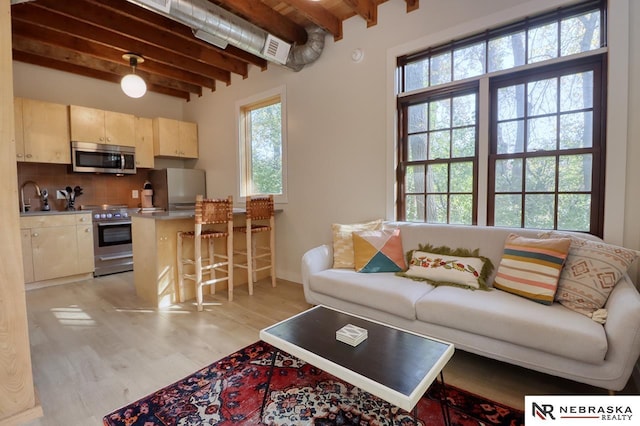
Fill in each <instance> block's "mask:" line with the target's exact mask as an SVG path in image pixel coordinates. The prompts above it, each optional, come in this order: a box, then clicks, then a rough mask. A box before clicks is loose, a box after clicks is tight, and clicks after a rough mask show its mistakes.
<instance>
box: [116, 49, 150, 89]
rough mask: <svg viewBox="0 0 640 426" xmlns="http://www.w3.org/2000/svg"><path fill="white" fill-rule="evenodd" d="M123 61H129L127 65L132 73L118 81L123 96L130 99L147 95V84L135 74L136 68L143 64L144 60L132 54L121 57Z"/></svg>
mask: <svg viewBox="0 0 640 426" xmlns="http://www.w3.org/2000/svg"><path fill="white" fill-rule="evenodd" d="M122 57H123V58H124V59H127V60H129V65H131V68H132V72H131V74H127V75H125V76H124V77H122V80H120V87H121V88H122V91H123V92H124V94H125V95H127V96H129V97H130V98H141V97H142V96H144V94H145V93H147V83H145V81H144V80H143V79H142V77H140V76H139V75H137V74H136V66H137V65H138V63H142V62H144V59H142V57H141V56H140V55H136V54H133V53H127V54H125V55H122Z"/></svg>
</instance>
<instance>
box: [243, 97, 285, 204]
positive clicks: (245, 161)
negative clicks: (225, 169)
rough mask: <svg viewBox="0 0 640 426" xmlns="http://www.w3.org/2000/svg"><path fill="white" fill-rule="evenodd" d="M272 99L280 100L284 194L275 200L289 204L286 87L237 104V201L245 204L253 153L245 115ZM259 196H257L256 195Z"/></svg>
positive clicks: (276, 195)
mask: <svg viewBox="0 0 640 426" xmlns="http://www.w3.org/2000/svg"><path fill="white" fill-rule="evenodd" d="M272 98H279V99H280V111H281V112H280V114H281V116H280V120H281V126H282V128H281V135H282V194H274V196H273V198H274V201H275V202H276V203H279V204H282V203H287V202H288V184H287V169H288V167H287V152H288V149H287V96H286V87H285V86H284V85H283V86H279V87H276V88H274V89H271V90H267V91H265V92H262V93H259V94H257V95H254V96H251V97H248V98H245V99H241V100H239V101H237V102H236V107H235V109H236V134H237V136H238V138H237V140H238V149H237V154H238V156H237V159H238V180H237V182H238V183H237V185H238V186H237V194H236V199H237V200H240V201H241V202H244V201H245V200H246V197H247V184H248V171H249V167H248V166H247V164H248V161H249V158H247V155H249V153H250V152H251V150H250V149H249V147H248V145H247V144H248V143H249V140H248V138H247V137H246V134H245V126H244V113H243V111H244V110H245V109H246V108H247V107H251V106H252V105H256V104H260V103H261V102H264V101H267V100H269V99H272ZM256 195H257V194H256Z"/></svg>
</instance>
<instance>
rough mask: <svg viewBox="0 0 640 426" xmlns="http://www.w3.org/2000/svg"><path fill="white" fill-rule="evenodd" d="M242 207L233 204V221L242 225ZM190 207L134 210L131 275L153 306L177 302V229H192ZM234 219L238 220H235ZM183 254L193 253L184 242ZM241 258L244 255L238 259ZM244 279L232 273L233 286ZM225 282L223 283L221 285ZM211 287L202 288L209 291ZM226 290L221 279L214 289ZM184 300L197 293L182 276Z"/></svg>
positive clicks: (241, 242)
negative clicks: (132, 265)
mask: <svg viewBox="0 0 640 426" xmlns="http://www.w3.org/2000/svg"><path fill="white" fill-rule="evenodd" d="M245 213H246V211H245V209H243V208H234V209H233V214H234V217H233V220H234V224H236V226H237V225H243V224H244V220H245ZM194 218H195V214H194V211H193V210H177V211H154V212H145V213H133V214H132V215H131V219H132V233H133V264H134V268H133V277H134V284H135V287H136V294H137V295H138V296H139V297H141V298H143V299H144V300H145V301H147V302H149V303H150V304H151V306H153V307H158V308H160V307H166V306H169V305H171V304H174V303H178V302H179V291H178V273H177V261H176V256H177V240H178V238H177V234H178V231H193V229H194V225H195V220H194ZM235 222H237V223H235ZM234 246H236V247H237V248H240V247H244V238H236V241H234ZM215 247H216V251H221V252H224V250H225V246H224V244H223V243H222V242H220V241H216V242H215ZM183 253H184V256H193V247H190V244H187V243H185V245H184V252H183ZM240 260H241V261H242V260H243V259H240ZM246 283H247V277H246V273H245V274H242V273H240V271H238V273H237V274H234V286H238V285H242V284H246ZM223 286H224V287H223ZM210 287H212V286H205V287H204V288H203V290H204V294H205V295H206V294H209V292H210ZM223 288H224V289H225V290H226V283H220V284H219V287H218V288H216V291H218V290H222V289H223ZM183 292H184V300H191V299H194V300H195V297H196V293H195V285H194V284H193V281H190V280H185V285H184V289H183Z"/></svg>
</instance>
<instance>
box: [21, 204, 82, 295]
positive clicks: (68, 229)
mask: <svg viewBox="0 0 640 426" xmlns="http://www.w3.org/2000/svg"><path fill="white" fill-rule="evenodd" d="M20 227H21V231H22V252H23V261H24V271H25V283H27V284H29V283H46V282H49V281H53V282H54V283H60V282H71V281H77V280H80V279H85V278H89V277H90V276H92V275H93V268H94V266H93V228H92V224H91V214H90V213H77V214H61V215H56V214H51V213H44V214H42V215H29V216H23V217H21V218H20Z"/></svg>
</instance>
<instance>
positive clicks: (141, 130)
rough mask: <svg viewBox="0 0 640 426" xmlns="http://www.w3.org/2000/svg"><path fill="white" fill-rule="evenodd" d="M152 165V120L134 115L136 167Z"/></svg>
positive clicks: (151, 166)
mask: <svg viewBox="0 0 640 426" xmlns="http://www.w3.org/2000/svg"><path fill="white" fill-rule="evenodd" d="M153 166H154V157H153V120H152V119H150V118H143V117H136V167H148V168H150V169H151V168H153Z"/></svg>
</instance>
